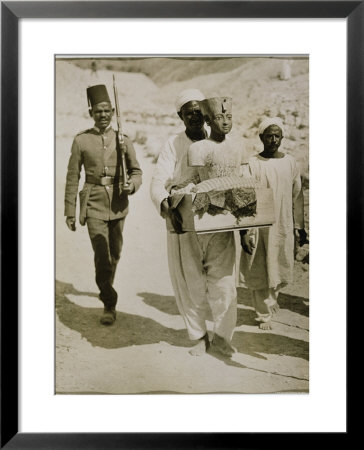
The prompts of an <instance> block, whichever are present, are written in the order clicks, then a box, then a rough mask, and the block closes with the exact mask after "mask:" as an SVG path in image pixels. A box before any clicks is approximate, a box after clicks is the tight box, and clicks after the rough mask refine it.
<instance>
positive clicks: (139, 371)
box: [56, 137, 309, 394]
mask: <svg viewBox="0 0 364 450" xmlns="http://www.w3.org/2000/svg"><path fill="white" fill-rule="evenodd" d="M70 143H71V140H70V139H69V138H65V137H63V138H62V137H60V138H58V139H57V153H56V154H57V161H56V164H57V180H56V391H57V393H59V394H62V393H63V394H66V393H75V394H76V393H77V394H80V393H95V394H97V393H108V394H124V393H173V392H175V393H209V392H214V393H216V392H224V393H227V392H234V393H266V392H307V391H308V388H309V383H308V349H309V344H308V338H309V332H308V321H309V319H308V273H307V272H306V270H304V269H303V268H302V267H303V265H302V264H300V263H297V264H296V270H295V278H296V283H295V284H294V285H293V286H292V287H291V288H287V289H286V290H285V291H284V293H282V295H281V298H280V305H281V310H280V312H279V313H278V314H277V316H276V318H275V321H274V330H272V331H261V330H259V329H258V328H257V326H256V323H255V321H254V314H253V311H252V308H251V306H250V297H249V294H248V292H247V291H246V290H244V289H239V299H238V303H239V304H238V321H237V328H236V332H235V335H234V339H233V344H234V345H235V347H236V348H237V349H238V353H237V354H236V355H235V356H234V358H233V360H231V361H228V360H223V359H218V358H216V357H214V356H212V355H209V354H207V355H204V356H202V357H199V358H194V357H191V356H190V355H189V354H188V347H189V346H190V342H189V340H188V338H187V333H186V331H185V328H184V324H183V321H182V319H181V317H180V316H179V315H178V311H177V307H176V303H175V300H174V296H173V291H172V288H171V284H170V280H169V274H168V266H167V252H166V235H165V233H166V231H165V226H164V223H163V220H162V219H161V218H160V217H159V216H158V215H157V213H156V211H155V210H154V206H153V204H152V202H151V201H150V199H149V184H150V179H151V174H152V170H153V167H154V166H153V164H152V162H151V159H150V158H146V157H144V156H143V152H142V150H141V148H140V147H138V146H136V149H137V154H138V158H139V161H140V163H141V166H142V169H143V172H144V176H143V185H142V187H141V189H140V190H139V191H138V193H137V194H136V195H135V196H133V197H132V198H131V208H130V214H129V216H128V218H127V220H126V225H125V232H124V238H125V241H124V248H123V252H122V258H121V261H120V264H119V267H118V271H117V274H116V278H115V287H116V289H117V291H118V293H119V302H118V305H117V312H118V313H117V321H116V323H115V325H114V326H112V327H103V326H101V325H100V324H99V316H100V314H101V312H102V304H101V302H100V301H99V300H98V298H97V288H96V285H95V282H94V268H93V255H92V250H91V245H90V242H89V238H88V236H87V230H86V228H85V227H81V226H80V225H78V226H77V231H76V232H75V233H72V232H70V231H69V230H68V229H67V228H66V225H65V223H64V217H63V193H64V183H65V174H66V164H67V159H66V158H65V157H64V155H68V152H69V146H70ZM298 293H299V295H300V296H298Z"/></svg>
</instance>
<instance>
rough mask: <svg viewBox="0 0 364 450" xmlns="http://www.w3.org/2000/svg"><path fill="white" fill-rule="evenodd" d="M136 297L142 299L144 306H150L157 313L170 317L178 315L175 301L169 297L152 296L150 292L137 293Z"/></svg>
mask: <svg viewBox="0 0 364 450" xmlns="http://www.w3.org/2000/svg"><path fill="white" fill-rule="evenodd" d="M137 295H138V297H141V298H142V299H143V302H144V303H145V304H146V305H149V306H152V307H153V308H155V309H158V311H161V312H163V313H165V314H170V315H171V316H178V315H179V311H178V308H177V303H176V299H175V298H174V297H172V296H170V295H159V294H152V293H150V292H138V294H137Z"/></svg>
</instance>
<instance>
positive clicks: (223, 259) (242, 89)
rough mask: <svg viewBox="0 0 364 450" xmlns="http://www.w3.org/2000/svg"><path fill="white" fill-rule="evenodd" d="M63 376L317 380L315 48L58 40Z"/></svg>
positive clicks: (279, 382)
mask: <svg viewBox="0 0 364 450" xmlns="http://www.w3.org/2000/svg"><path fill="white" fill-rule="evenodd" d="M54 64H55V70H54V72H55V93H54V94H55V118H54V123H55V155H54V161H55V211H54V215H55V277H56V279H55V393H56V394H57V395H67V394H68V395H79V394H88V395H90V394H95V395H98V394H99V395H101V394H113V395H117V394H297V393H299V394H308V393H309V231H310V225H309V189H310V183H309V180H310V176H309V73H310V72H309V57H308V56H307V55H305V54H303V55H301V54H297V55H291V54H289V55H274V54H272V55H248V56H244V55H242V56H235V55H234V56H230V55H226V56H221V55H219V56H208V57H207V56H203V55H201V56H195V55H193V56H192V55H191V56H183V57H182V56H174V55H171V56H163V57H162V56H140V55H135V56H130V55H128V56H118V55H116V56H115V55H68V54H67V55H61V54H59V55H56V56H55V61H54Z"/></svg>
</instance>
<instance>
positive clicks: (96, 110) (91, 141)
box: [64, 84, 142, 325]
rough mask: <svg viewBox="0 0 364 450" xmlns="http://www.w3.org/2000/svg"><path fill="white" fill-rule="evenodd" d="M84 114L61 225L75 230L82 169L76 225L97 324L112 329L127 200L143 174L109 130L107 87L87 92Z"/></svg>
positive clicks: (129, 148)
mask: <svg viewBox="0 0 364 450" xmlns="http://www.w3.org/2000/svg"><path fill="white" fill-rule="evenodd" d="M87 99H88V104H89V113H90V116H91V117H92V119H93V120H94V127H93V128H90V129H88V130H85V131H83V132H81V133H79V134H77V136H76V137H75V138H74V140H73V144H72V149H71V156H70V159H69V163H68V171H67V180H66V191H65V211H64V214H65V216H66V224H67V226H68V228H69V229H70V230H71V231H75V230H76V219H75V216H76V214H75V213H76V199H77V191H78V184H79V179H80V173H81V169H82V166H83V167H84V170H85V184H84V186H83V189H82V190H81V191H80V193H79V196H80V216H79V221H80V224H81V225H85V224H87V229H88V233H89V236H90V240H91V244H92V248H93V250H94V263H95V271H96V284H97V286H98V288H99V290H100V294H99V298H100V300H101V301H102V302H103V303H104V312H103V315H102V316H101V319H100V322H101V323H102V324H104V325H111V324H113V323H114V321H115V319H116V312H115V306H116V303H117V297H118V296H117V292H116V291H115V289H114V288H113V281H114V276H115V270H116V267H117V264H118V261H119V259H120V254H121V249H122V244H123V234H122V233H123V227H124V222H125V217H126V215H127V214H128V204H129V199H128V196H129V195H132V194H134V193H135V192H136V191H137V190H138V189H139V187H140V185H141V183H142V171H141V169H140V166H139V163H138V161H137V159H136V154H135V150H134V147H133V144H132V142H131V141H130V139H129V138H128V137H127V136H125V139H124V144H123V145H124V148H123V149H122V148H120V145H119V143H118V139H117V133H116V131H114V130H113V129H112V127H111V125H110V123H111V120H112V117H113V114H114V108H112V105H111V102H110V98H109V95H108V92H107V89H106V86H105V85H103V84H101V85H96V86H91V87H89V88H87ZM122 151H123V152H125V162H126V172H127V176H128V180H127V181H128V186H127V188H125V187H123V181H124V180H123V179H122V168H121V164H122Z"/></svg>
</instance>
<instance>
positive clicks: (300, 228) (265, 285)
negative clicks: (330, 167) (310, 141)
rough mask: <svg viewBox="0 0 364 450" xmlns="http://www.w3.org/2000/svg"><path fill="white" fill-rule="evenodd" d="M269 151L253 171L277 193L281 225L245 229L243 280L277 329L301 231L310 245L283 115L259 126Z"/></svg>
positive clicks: (267, 323)
mask: <svg viewBox="0 0 364 450" xmlns="http://www.w3.org/2000/svg"><path fill="white" fill-rule="evenodd" d="M258 133H259V138H260V140H261V141H262V143H263V146H264V149H263V151H262V152H261V153H259V154H258V155H256V156H253V157H252V158H250V160H249V169H250V172H251V174H252V175H253V176H254V177H255V179H256V180H257V181H258V182H260V184H261V185H262V186H264V187H269V188H271V189H273V199H274V212H275V223H274V224H273V226H272V227H270V228H258V229H254V230H253V231H251V232H247V231H246V230H241V231H240V237H241V245H242V247H243V250H244V251H243V252H242V254H241V261H240V282H241V285H242V286H244V287H248V288H249V289H250V290H251V292H252V298H253V306H254V308H255V311H256V314H257V318H256V320H257V321H258V322H259V326H260V328H261V329H263V330H269V329H271V318H272V315H273V314H274V313H275V312H277V310H278V302H277V299H278V293H279V291H280V290H281V289H282V288H283V287H284V286H286V285H287V284H289V283H290V282H291V281H292V275H293V264H294V241H295V233H296V234H297V235H299V236H300V240H301V242H302V243H304V241H305V239H306V232H305V230H304V220H303V201H302V198H303V194H302V188H301V177H300V172H299V168H298V165H297V163H296V160H295V158H294V157H293V156H291V155H288V154H285V153H283V152H280V151H279V147H280V145H281V142H282V139H283V134H284V127H283V123H282V120H281V119H280V118H279V117H273V118H266V119H264V120H263V121H262V122H261V124H260V126H259V130H258Z"/></svg>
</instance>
